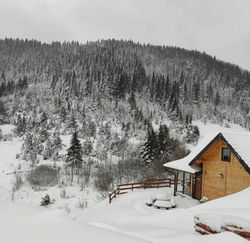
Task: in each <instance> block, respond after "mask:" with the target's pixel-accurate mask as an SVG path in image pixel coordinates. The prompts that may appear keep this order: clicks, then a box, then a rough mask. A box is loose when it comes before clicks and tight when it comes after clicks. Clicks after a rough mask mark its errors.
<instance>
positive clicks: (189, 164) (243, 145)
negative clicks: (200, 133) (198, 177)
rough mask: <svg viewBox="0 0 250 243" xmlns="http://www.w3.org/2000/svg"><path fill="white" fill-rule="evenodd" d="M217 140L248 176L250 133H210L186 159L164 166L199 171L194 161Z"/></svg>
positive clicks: (249, 171)
mask: <svg viewBox="0 0 250 243" xmlns="http://www.w3.org/2000/svg"><path fill="white" fill-rule="evenodd" d="M219 138H221V139H222V140H223V141H224V143H225V144H226V145H227V146H228V147H229V148H230V149H231V151H232V153H233V154H234V155H235V156H236V157H237V158H238V160H239V161H240V163H241V164H242V166H243V167H244V168H245V169H246V171H248V173H249V174H250V133H228V132H227V133H225V132H223V134H222V133H221V132H211V133H209V134H207V135H206V136H205V137H204V138H203V139H201V140H200V142H199V143H198V144H197V146H196V147H195V148H194V149H193V150H192V151H191V153H189V154H188V155H187V156H186V157H184V158H182V159H179V160H175V161H172V162H168V163H165V164H164V166H165V167H167V168H171V169H177V170H180V171H185V172H189V173H195V172H198V171H200V170H201V168H200V167H199V166H196V165H194V163H195V161H196V160H197V159H198V158H199V157H200V156H201V155H202V154H203V153H204V152H205V151H207V150H208V149H209V148H210V146H211V145H212V144H213V143H215V141H217V140H218V139H219Z"/></svg>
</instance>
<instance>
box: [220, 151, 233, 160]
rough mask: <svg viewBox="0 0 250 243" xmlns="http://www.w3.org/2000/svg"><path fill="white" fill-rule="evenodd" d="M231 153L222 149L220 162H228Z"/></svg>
mask: <svg viewBox="0 0 250 243" xmlns="http://www.w3.org/2000/svg"><path fill="white" fill-rule="evenodd" d="M230 156H231V151H230V149H229V148H222V151H221V160H222V161H227V162H230Z"/></svg>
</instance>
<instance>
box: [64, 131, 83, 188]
mask: <svg viewBox="0 0 250 243" xmlns="http://www.w3.org/2000/svg"><path fill="white" fill-rule="evenodd" d="M82 164H83V160H82V146H81V143H80V140H79V139H78V135H77V132H74V133H73V136H72V139H71V145H70V147H69V148H68V150H67V156H66V167H70V168H71V183H72V182H73V176H74V169H77V172H78V175H79V171H80V169H81V168H82Z"/></svg>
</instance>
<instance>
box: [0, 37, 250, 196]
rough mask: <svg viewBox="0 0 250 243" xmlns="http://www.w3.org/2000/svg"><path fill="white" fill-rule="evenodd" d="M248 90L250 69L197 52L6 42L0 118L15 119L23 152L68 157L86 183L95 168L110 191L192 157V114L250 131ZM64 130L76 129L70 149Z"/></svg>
mask: <svg viewBox="0 0 250 243" xmlns="http://www.w3.org/2000/svg"><path fill="white" fill-rule="evenodd" d="M249 97H250V72H248V71H245V70H242V69H241V68H239V67H238V66H236V65H232V64H229V63H226V62H223V61H220V60H217V59H216V58H215V57H212V56H209V55H207V54H206V53H200V52H198V51H189V50H185V49H181V48H178V47H169V46H153V45H149V44H147V45H142V44H139V43H134V42H132V41H123V40H120V41H118V40H113V39H112V40H101V41H96V42H88V43H86V44H81V43H78V42H63V43H60V42H52V43H51V44H46V43H41V42H39V41H36V40H20V39H2V40H0V99H1V101H0V121H1V123H2V124H3V123H12V124H14V125H16V130H15V134H16V136H19V137H22V138H23V146H22V154H21V155H20V156H22V158H24V159H25V160H27V161H28V162H29V163H30V165H31V166H35V165H36V164H38V163H39V160H40V159H43V160H52V161H54V162H55V163H56V162H57V161H64V163H65V168H66V169H67V168H69V175H71V176H69V177H70V180H73V177H74V175H77V176H78V179H79V176H80V173H81V175H82V176H83V177H84V180H85V183H88V181H89V178H90V175H91V173H92V172H91V171H93V168H95V170H94V171H95V173H97V178H99V181H96V182H95V185H96V187H97V188H99V189H100V190H103V191H105V190H108V188H106V187H105V186H106V185H108V186H109V185H110V184H112V183H115V182H121V181H124V180H125V181H130V180H132V179H133V178H138V177H140V176H142V175H141V174H140V175H138V173H144V174H143V177H147V176H151V175H149V174H150V173H152V174H154V173H158V174H159V173H160V172H159V170H161V167H162V163H165V162H167V161H171V160H173V159H177V158H181V157H183V156H185V155H186V154H187V153H188V150H187V149H186V147H185V145H186V144H195V143H196V142H197V140H198V138H199V129H198V127H197V126H195V125H193V121H195V120H201V121H202V122H204V123H208V122H210V123H217V124H220V125H222V126H229V123H230V122H232V123H237V124H239V125H241V126H243V127H246V128H247V129H249V128H250V111H249V108H250V99H249ZM61 135H70V136H72V137H71V145H70V147H69V148H68V150H67V153H66V154H64V155H62V154H61V153H60V150H61V149H62V147H63V145H62V141H61V138H60V136H61ZM149 166H150V168H151V169H150V170H149V169H148V168H149ZM111 167H112V169H111ZM145 168H146V169H145ZM75 177H76V176H75ZM100 180H105V181H100Z"/></svg>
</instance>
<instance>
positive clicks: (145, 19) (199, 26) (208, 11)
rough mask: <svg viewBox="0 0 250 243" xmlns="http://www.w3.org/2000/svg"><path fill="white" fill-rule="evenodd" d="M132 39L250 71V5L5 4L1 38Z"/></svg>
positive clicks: (155, 0)
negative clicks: (202, 55)
mask: <svg viewBox="0 0 250 243" xmlns="http://www.w3.org/2000/svg"><path fill="white" fill-rule="evenodd" d="M4 37H15V38H16V37H19V38H33V39H38V40H41V41H45V42H51V41H53V40H59V41H64V40H78V41H80V42H86V41H87V40H97V39H101V38H105V39H106V38H116V39H121V38H123V39H132V40H134V41H139V42H142V43H152V44H164V45H172V46H180V47H184V48H188V49H196V50H199V51H206V52H207V53H209V54H211V55H215V56H216V57H217V58H219V59H223V60H226V61H230V62H232V63H235V64H238V65H240V66H241V67H243V68H245V69H248V70H250V0H0V38H4Z"/></svg>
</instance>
